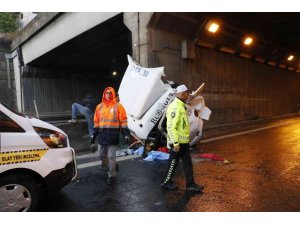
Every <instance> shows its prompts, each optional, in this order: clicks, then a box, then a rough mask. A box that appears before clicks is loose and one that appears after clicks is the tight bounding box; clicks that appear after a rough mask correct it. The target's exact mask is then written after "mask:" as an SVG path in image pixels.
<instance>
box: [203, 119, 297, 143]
mask: <svg viewBox="0 0 300 225" xmlns="http://www.w3.org/2000/svg"><path fill="white" fill-rule="evenodd" d="M292 123H294V122H286V123H280V124H276V125H272V126H266V127H262V128H257V129H253V130H247V131H242V132H237V133H233V134H227V135H223V136H220V137H214V138H209V139H205V140H202V141H200V143H208V142H212V141H217V140H221V139H225V138H230V137H235V136H238V135H243V134H249V133H253V132H256V131H261V130H267V129H271V128H274V127H280V126H285V125H289V124H292Z"/></svg>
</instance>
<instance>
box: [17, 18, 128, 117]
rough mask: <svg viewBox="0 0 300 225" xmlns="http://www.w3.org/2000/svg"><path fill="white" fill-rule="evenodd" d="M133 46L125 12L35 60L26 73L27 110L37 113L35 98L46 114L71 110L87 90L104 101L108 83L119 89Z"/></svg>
mask: <svg viewBox="0 0 300 225" xmlns="http://www.w3.org/2000/svg"><path fill="white" fill-rule="evenodd" d="M74 26H75V25H74ZM131 46H132V40H131V32H130V31H129V30H128V28H127V27H126V26H125V25H124V23H123V14H122V13H121V14H118V15H117V16H115V17H113V18H111V19H109V20H107V21H105V22H103V23H101V24H99V25H97V26H95V27H93V28H91V29H90V30H88V31H86V32H84V33H82V34H80V35H78V36H76V37H75V38H73V39H71V40H69V41H68V42H66V43H64V44H62V45H60V46H58V47H56V48H55V49H53V50H51V51H50V52H47V53H46V54H44V55H42V56H40V57H38V58H37V59H35V60H33V61H31V62H30V63H28V64H27V65H26V66H25V67H24V73H23V93H24V110H25V112H26V113H28V114H34V113H35V108H34V105H33V99H36V102H37V105H38V108H39V111H41V112H40V113H41V114H42V115H47V114H50V113H55V112H57V113H59V114H63V113H69V111H70V109H71V104H72V103H73V102H80V100H81V99H82V98H84V97H85V95H86V94H87V93H90V94H92V95H94V96H95V97H96V98H98V99H99V101H100V99H101V97H102V92H103V90H104V89H105V88H106V87H107V86H112V87H114V88H115V89H116V90H117V89H118V86H119V84H120V82H121V80H122V77H123V74H124V72H125V70H126V68H127V66H128V61H127V55H132V47H131Z"/></svg>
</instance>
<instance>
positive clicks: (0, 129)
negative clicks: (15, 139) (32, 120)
mask: <svg viewBox="0 0 300 225" xmlns="http://www.w3.org/2000/svg"><path fill="white" fill-rule="evenodd" d="M4 132H14V133H15V132H18V133H20V132H25V130H23V128H22V127H20V126H19V125H18V124H17V123H16V122H14V121H13V120H12V119H10V118H9V117H8V116H6V115H5V114H4V113H3V112H0V133H4Z"/></svg>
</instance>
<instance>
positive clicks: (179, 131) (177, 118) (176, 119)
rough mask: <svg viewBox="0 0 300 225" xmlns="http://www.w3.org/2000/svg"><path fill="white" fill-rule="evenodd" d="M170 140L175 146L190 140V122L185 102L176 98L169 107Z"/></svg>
mask: <svg viewBox="0 0 300 225" xmlns="http://www.w3.org/2000/svg"><path fill="white" fill-rule="evenodd" d="M167 133H168V142H171V143H172V144H173V145H174V146H177V145H179V144H187V143H189V141H190V124H189V120H188V117H187V111H186V108H185V103H184V102H183V101H182V100H180V99H179V98H175V99H174V101H173V102H172V103H171V104H170V105H169V107H168V109H167Z"/></svg>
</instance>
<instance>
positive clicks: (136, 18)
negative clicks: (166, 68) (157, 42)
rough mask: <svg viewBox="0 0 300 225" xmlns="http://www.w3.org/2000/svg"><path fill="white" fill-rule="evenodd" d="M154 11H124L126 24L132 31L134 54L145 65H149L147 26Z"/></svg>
mask: <svg viewBox="0 0 300 225" xmlns="http://www.w3.org/2000/svg"><path fill="white" fill-rule="evenodd" d="M152 14H153V12H124V19H123V20H124V24H125V25H126V26H127V27H128V29H129V30H130V31H131V33H132V56H133V58H134V59H135V60H136V61H138V62H139V63H140V65H141V66H143V67H149V60H148V58H149V35H148V30H147V26H148V23H149V21H150V19H151V17H152Z"/></svg>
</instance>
